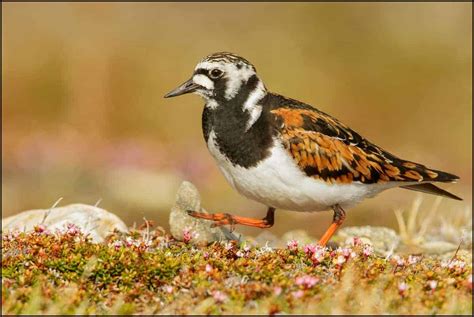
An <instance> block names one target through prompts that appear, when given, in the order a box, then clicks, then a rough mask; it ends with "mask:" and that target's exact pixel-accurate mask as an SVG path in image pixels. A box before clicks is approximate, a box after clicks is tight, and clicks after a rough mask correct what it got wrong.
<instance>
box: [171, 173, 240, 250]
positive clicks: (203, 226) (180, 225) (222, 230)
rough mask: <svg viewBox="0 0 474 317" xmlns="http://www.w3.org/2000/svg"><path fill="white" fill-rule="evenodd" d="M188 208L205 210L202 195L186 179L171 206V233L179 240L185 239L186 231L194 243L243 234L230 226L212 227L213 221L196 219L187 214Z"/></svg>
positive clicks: (232, 237) (235, 238) (230, 238)
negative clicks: (231, 229) (202, 206)
mask: <svg viewBox="0 0 474 317" xmlns="http://www.w3.org/2000/svg"><path fill="white" fill-rule="evenodd" d="M187 210H195V211H199V212H205V213H207V211H206V210H204V209H203V208H201V197H200V195H199V192H198V190H197V189H196V187H195V186H194V185H193V184H191V183H190V182H187V181H184V182H183V183H182V184H181V186H180V187H179V189H178V192H177V194H176V202H175V204H174V206H173V207H172V208H171V213H170V218H169V223H170V231H171V235H172V236H173V237H174V238H175V239H177V240H181V241H182V240H183V234H184V232H185V231H189V232H190V233H191V235H192V236H193V238H192V239H191V241H190V242H191V243H193V244H206V243H209V242H213V241H226V240H239V239H240V237H241V235H240V234H238V233H236V232H235V231H234V232H230V230H229V229H228V226H221V227H215V228H212V227H211V224H212V221H208V220H202V219H196V218H194V217H191V216H189V215H188V214H187Z"/></svg>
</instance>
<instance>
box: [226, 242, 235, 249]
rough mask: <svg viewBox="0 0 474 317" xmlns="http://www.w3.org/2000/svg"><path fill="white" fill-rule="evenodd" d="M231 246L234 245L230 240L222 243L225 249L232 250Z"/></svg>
mask: <svg viewBox="0 0 474 317" xmlns="http://www.w3.org/2000/svg"><path fill="white" fill-rule="evenodd" d="M233 248H234V245H233V244H232V243H231V242H226V243H225V244H224V249H225V250H226V251H230V250H232V249H233Z"/></svg>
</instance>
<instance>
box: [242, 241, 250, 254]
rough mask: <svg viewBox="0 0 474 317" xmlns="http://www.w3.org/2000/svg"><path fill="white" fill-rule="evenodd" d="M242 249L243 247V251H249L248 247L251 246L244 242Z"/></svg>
mask: <svg viewBox="0 0 474 317" xmlns="http://www.w3.org/2000/svg"><path fill="white" fill-rule="evenodd" d="M243 249H244V251H245V252H249V251H250V249H251V247H250V245H248V244H247V243H246V244H245V245H244V247H243Z"/></svg>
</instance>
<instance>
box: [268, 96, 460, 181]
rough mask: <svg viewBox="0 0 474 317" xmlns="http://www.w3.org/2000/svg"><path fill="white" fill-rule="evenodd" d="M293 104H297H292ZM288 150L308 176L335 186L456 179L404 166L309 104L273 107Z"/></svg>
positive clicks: (408, 164)
mask: <svg viewBox="0 0 474 317" xmlns="http://www.w3.org/2000/svg"><path fill="white" fill-rule="evenodd" d="M289 101H293V100H291V99H290V100H289ZM270 112H271V113H272V114H273V115H274V118H275V120H276V121H275V122H276V128H277V130H278V131H279V134H280V136H281V139H282V141H283V144H284V146H285V148H286V150H287V151H288V152H289V153H290V155H291V156H292V157H293V159H294V160H295V162H296V163H297V164H298V166H299V168H300V169H301V170H302V171H304V172H305V173H306V175H308V176H311V177H314V178H316V179H322V180H324V181H327V182H331V183H351V182H354V181H358V182H361V183H365V184H372V183H383V182H391V181H395V182H426V181H441V182H449V181H453V180H455V179H457V178H458V177H457V176H455V175H452V174H448V173H444V172H441V171H436V170H431V169H428V168H427V167H425V166H423V165H421V164H417V163H414V162H409V161H405V160H402V159H399V158H397V157H396V156H394V155H392V154H390V153H388V152H386V151H384V150H382V149H381V148H379V147H378V146H376V145H375V144H372V143H371V142H369V141H367V140H366V139H364V138H363V137H361V136H360V135H359V134H357V133H356V132H354V131H353V130H351V129H350V128H349V127H347V126H346V125H344V124H343V123H341V122H339V121H338V120H337V119H335V118H333V117H331V116H330V115H328V114H325V113H323V112H321V111H319V110H317V109H314V108H312V107H310V106H308V105H305V104H300V103H298V104H291V103H290V104H289V105H288V106H287V105H285V106H281V107H274V108H273V110H271V111H270Z"/></svg>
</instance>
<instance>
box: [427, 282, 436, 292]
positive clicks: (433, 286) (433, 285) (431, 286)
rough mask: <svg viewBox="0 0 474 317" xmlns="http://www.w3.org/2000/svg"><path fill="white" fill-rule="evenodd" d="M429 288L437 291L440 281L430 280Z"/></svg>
mask: <svg viewBox="0 0 474 317" xmlns="http://www.w3.org/2000/svg"><path fill="white" fill-rule="evenodd" d="M428 286H429V287H430V288H431V290H435V289H436V286H438V281H434V280H430V281H428Z"/></svg>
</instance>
